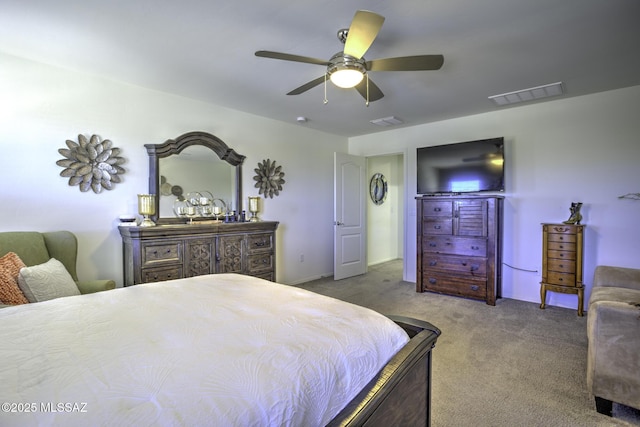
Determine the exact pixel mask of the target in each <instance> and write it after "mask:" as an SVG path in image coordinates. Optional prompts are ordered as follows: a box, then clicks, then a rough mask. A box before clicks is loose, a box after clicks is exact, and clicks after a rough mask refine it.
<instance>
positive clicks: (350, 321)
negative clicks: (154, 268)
mask: <svg viewBox="0 0 640 427" xmlns="http://www.w3.org/2000/svg"><path fill="white" fill-rule="evenodd" d="M439 334H440V331H439V330H438V329H437V328H436V327H434V326H433V325H431V324H429V323H427V322H424V321H419V320H416V319H410V318H403V317H385V316H382V315H381V314H379V313H376V312H374V311H372V310H369V309H366V308H363V307H359V306H356V305H353V304H349V303H346V302H343V301H339V300H336V299H333V298H329V297H326V296H321V295H318V294H315V293H312V292H309V291H305V290H302V289H299V288H295V287H291V286H286V285H280V284H276V283H272V282H269V281H266V280H263V279H259V278H254V277H249V276H243V275H238V274H217V275H206V276H197V277H192V278H188V279H179V280H172V281H166V282H159V283H150V284H144V285H137V286H133V287H128V288H120V289H115V290H112V291H108V292H101V293H97V294H90V295H79V296H72V297H65V298H59V299H55V300H50V301H45V302H41V303H35V304H28V305H23V306H16V307H10V308H5V309H2V310H0V342H1V343H2V345H1V346H0V362H1V363H0V378H2V381H1V382H0V396H2V400H3V404H2V411H1V412H0V425H2V426H24V425H64V426H87V425H92V426H99V425H109V426H112V425H122V426H127V425H136V426H145V425H148V426H152V425H153V426H158V425H166V426H175V425H185V426H192V425H221V426H235V425H241V426H285V425H286V426H322V425H332V426H337V425H345V426H356V425H367V426H374V425H384V426H389V425H429V420H430V406H429V405H430V400H431V397H430V375H431V349H432V348H433V346H434V345H435V342H436V340H437V337H438V335H439Z"/></svg>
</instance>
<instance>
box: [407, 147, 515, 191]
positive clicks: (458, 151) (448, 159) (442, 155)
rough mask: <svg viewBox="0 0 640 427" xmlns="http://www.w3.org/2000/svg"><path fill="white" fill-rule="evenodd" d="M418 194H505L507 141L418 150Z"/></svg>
mask: <svg viewBox="0 0 640 427" xmlns="http://www.w3.org/2000/svg"><path fill="white" fill-rule="evenodd" d="M417 159H418V170H417V175H418V194H438V193H454V194H455V193H473V192H480V191H504V138H502V137H500V138H491V139H482V140H478V141H467V142H459V143H456V144H447V145H436V146H433V147H422V148H418V152H417Z"/></svg>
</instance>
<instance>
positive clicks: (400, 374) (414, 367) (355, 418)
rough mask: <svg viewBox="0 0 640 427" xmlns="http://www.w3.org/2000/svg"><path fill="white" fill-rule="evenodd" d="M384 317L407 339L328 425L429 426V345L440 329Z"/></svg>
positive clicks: (408, 320)
mask: <svg viewBox="0 0 640 427" xmlns="http://www.w3.org/2000/svg"><path fill="white" fill-rule="evenodd" d="M387 317H389V318H390V319H391V320H393V321H394V322H396V324H398V325H399V326H401V327H402V328H403V329H404V330H405V331H406V332H407V334H408V335H409V337H410V338H411V339H410V341H409V342H408V343H407V345H405V346H404V347H403V348H401V349H400V351H399V352H398V353H397V354H396V355H395V356H394V357H393V358H392V359H391V360H390V361H389V363H387V364H386V365H385V366H384V368H382V370H381V371H380V372H379V373H378V375H376V376H375V377H374V378H373V380H371V382H369V384H367V386H366V387H365V388H364V389H363V390H362V391H361V392H360V393H359V394H358V395H357V396H356V397H355V398H354V399H353V400H352V401H351V402H350V403H349V404H348V405H347V406H346V407H345V408H344V409H343V410H342V411H341V412H340V413H339V414H338V415H337V416H336V417H335V418H334V419H333V420H331V422H330V423H329V424H328V426H349V427H353V426H381V427H388V426H430V424H431V349H432V348H433V347H434V346H435V343H436V340H437V339H438V336H439V335H440V330H439V329H438V328H436V327H435V326H433V325H432V324H430V323H428V322H424V321H422V320H418V319H412V318H409V317H401V316H387Z"/></svg>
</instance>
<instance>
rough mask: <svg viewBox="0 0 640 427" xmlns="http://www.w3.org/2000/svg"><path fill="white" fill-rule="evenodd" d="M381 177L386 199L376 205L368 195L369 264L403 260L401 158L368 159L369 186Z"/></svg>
mask: <svg viewBox="0 0 640 427" xmlns="http://www.w3.org/2000/svg"><path fill="white" fill-rule="evenodd" d="M376 173H381V174H382V175H384V177H385V179H386V180H387V187H388V191H387V198H386V200H385V201H384V203H382V204H380V205H376V204H375V203H373V201H372V200H371V197H369V196H368V195H367V198H366V199H367V264H368V265H375V264H380V263H383V262H385V261H390V260H393V259H398V258H402V254H403V240H404V239H403V238H404V227H403V224H404V221H403V220H402V219H403V218H404V165H403V156H402V155H397V154H394V155H387V156H375V157H369V158H367V180H368V181H367V182H368V183H369V182H370V180H371V177H372V176H373V175H374V174H376Z"/></svg>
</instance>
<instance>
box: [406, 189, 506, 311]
mask: <svg viewBox="0 0 640 427" xmlns="http://www.w3.org/2000/svg"><path fill="white" fill-rule="evenodd" d="M503 200H504V198H503V197H501V196H488V197H480V196H451V197H444V196H442V197H441V196H437V197H435V196H424V197H419V198H417V217H418V224H417V232H418V233H417V234H418V242H417V256H418V258H417V277H416V279H417V281H416V291H417V292H424V291H431V292H438V293H443V294H449V295H457V296H462V297H467V298H474V299H479V300H483V301H486V303H487V304H489V305H495V304H496V298H499V297H500V296H501V295H500V294H501V287H502V268H501V267H502V215H503Z"/></svg>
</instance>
